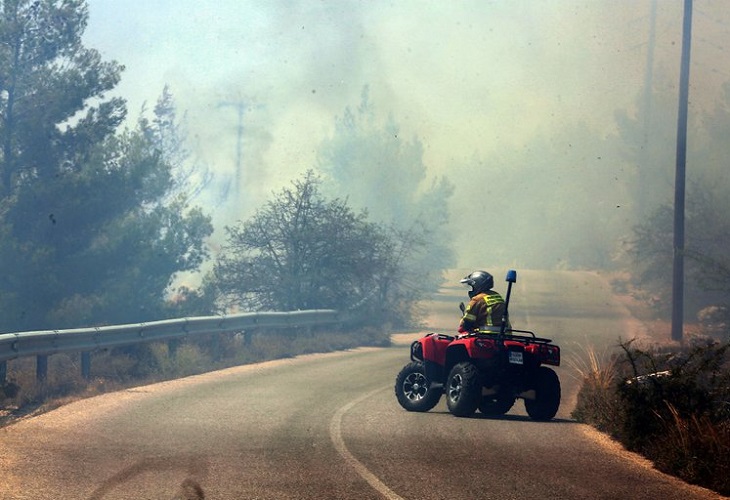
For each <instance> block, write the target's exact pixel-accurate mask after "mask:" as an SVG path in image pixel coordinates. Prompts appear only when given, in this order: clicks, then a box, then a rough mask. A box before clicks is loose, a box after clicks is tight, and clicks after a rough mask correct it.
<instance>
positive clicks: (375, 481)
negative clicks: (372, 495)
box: [330, 388, 403, 500]
mask: <svg viewBox="0 0 730 500" xmlns="http://www.w3.org/2000/svg"><path fill="white" fill-rule="evenodd" d="M385 389H386V388H380V389H376V390H374V391H370V392H368V393H367V394H364V395H362V396H360V397H359V398H357V399H355V400H353V401H350V402H349V403H347V404H346V405H345V406H343V407H342V408H340V409H339V410H337V411H336V412H335V414H334V415H333V416H332V420H330V440H331V441H332V444H334V446H335V449H336V450H337V453H339V454H340V456H341V457H342V458H344V459H345V462H347V463H348V464H349V465H350V466H351V467H352V468H353V469H355V472H357V473H358V475H359V476H360V477H362V478H363V479H364V480H365V481H367V483H368V484H369V485H370V486H371V487H372V488H373V489H374V490H376V491H377V492H378V493H380V494H381V495H383V496H384V497H385V498H388V499H391V500H403V497H401V496H399V495H398V494H397V493H395V492H394V491H393V490H391V489H390V488H388V486H386V485H385V483H383V482H382V481H381V480H380V479H379V478H378V477H377V476H376V475H375V474H373V473H372V472H370V470H369V469H368V468H367V467H365V465H364V464H363V463H362V462H360V461H359V460H358V459H357V458H355V456H354V455H353V454H352V453H350V450H348V449H347V445H345V440H344V439H343V438H342V417H343V416H344V415H345V413H347V412H348V411H349V410H350V409H351V408H352V407H353V406H355V405H357V404H358V403H361V402H362V401H364V400H366V399H368V398H369V397H371V396H373V395H375V394H376V393H378V392H380V391H383V390H385Z"/></svg>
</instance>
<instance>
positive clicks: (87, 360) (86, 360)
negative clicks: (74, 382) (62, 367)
mask: <svg viewBox="0 0 730 500" xmlns="http://www.w3.org/2000/svg"><path fill="white" fill-rule="evenodd" d="M81 376H82V377H83V378H84V380H89V379H90V378H91V352H89V351H84V352H82V353H81Z"/></svg>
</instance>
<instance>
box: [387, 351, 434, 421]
mask: <svg viewBox="0 0 730 500" xmlns="http://www.w3.org/2000/svg"><path fill="white" fill-rule="evenodd" d="M395 397H396V398H397V399H398V403H400V405H401V406H402V407H403V408H405V409H406V410H408V411H419V412H425V411H429V410H430V409H431V408H433V407H434V406H436V404H437V403H438V402H439V399H441V387H440V386H439V387H433V385H432V384H431V383H430V382H429V381H428V379H427V378H426V373H425V370H424V367H423V363H422V362H420V361H412V362H411V363H408V364H407V365H406V366H404V367H403V369H402V370H401V371H400V373H398V376H397V377H396V378H395Z"/></svg>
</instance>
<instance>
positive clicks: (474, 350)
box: [395, 270, 560, 420]
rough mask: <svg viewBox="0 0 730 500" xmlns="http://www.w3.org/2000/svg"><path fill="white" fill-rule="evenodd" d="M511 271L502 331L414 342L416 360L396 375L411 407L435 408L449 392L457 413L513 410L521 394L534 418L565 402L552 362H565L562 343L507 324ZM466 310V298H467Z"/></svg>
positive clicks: (547, 415)
mask: <svg viewBox="0 0 730 500" xmlns="http://www.w3.org/2000/svg"><path fill="white" fill-rule="evenodd" d="M516 281H517V272H516V271H513V270H510V271H508V272H507V282H508V283H509V284H508V288H507V298H506V301H505V312H504V318H503V321H502V327H501V330H500V332H499V333H479V332H475V333H469V334H466V335H460V336H456V337H452V336H450V335H443V334H436V333H429V334H428V335H426V336H425V337H422V338H420V339H418V340H417V341H415V342H413V344H411V362H410V363H408V364H407V365H406V366H404V367H403V369H402V370H401V371H400V373H399V374H398V376H397V377H396V379H395V395H396V397H397V398H398V402H399V403H400V405H401V406H402V407H403V408H405V409H406V410H408V411H418V412H425V411H429V410H430V409H432V408H433V407H434V406H436V404H437V403H438V402H439V400H440V399H441V394H443V393H445V394H446V405H447V406H448V408H449V411H450V412H451V413H452V414H454V415H456V416H457V417H468V416H471V415H472V414H473V413H474V412H475V411H476V410H477V409H479V411H480V412H481V413H482V414H484V415H487V416H499V415H504V414H505V413H507V412H508V411H509V410H510V408H512V406H513V405H514V403H515V400H516V399H517V398H522V399H524V401H525V409H526V410H527V414H528V415H529V416H530V418H532V419H533V420H550V419H552V418H553V417H554V416H555V414H556V413H557V412H558V407H559V406H560V380H559V379H558V376H557V374H556V373H555V371H553V370H552V369H551V368H548V367H547V366H545V365H552V366H560V347H558V346H557V345H553V344H552V343H551V342H552V341H551V340H550V339H544V338H539V337H536V336H535V334H534V333H533V332H530V331H527V330H515V329H507V328H506V326H505V325H507V324H508V322H507V318H508V312H507V311H508V307H509V299H510V294H511V292H512V284H513V283H515V282H516ZM461 308H462V312H463V309H464V304H463V303H462V304H461Z"/></svg>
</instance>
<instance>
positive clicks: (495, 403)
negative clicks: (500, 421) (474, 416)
mask: <svg viewBox="0 0 730 500" xmlns="http://www.w3.org/2000/svg"><path fill="white" fill-rule="evenodd" d="M514 404H515V398H513V397H510V396H498V397H494V396H484V397H483V398H482V401H481V402H480V403H479V411H480V412H481V413H482V414H483V415H485V416H487V417H499V416H501V415H504V414H505V413H507V412H508V411H510V410H511V409H512V406H513V405H514Z"/></svg>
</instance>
